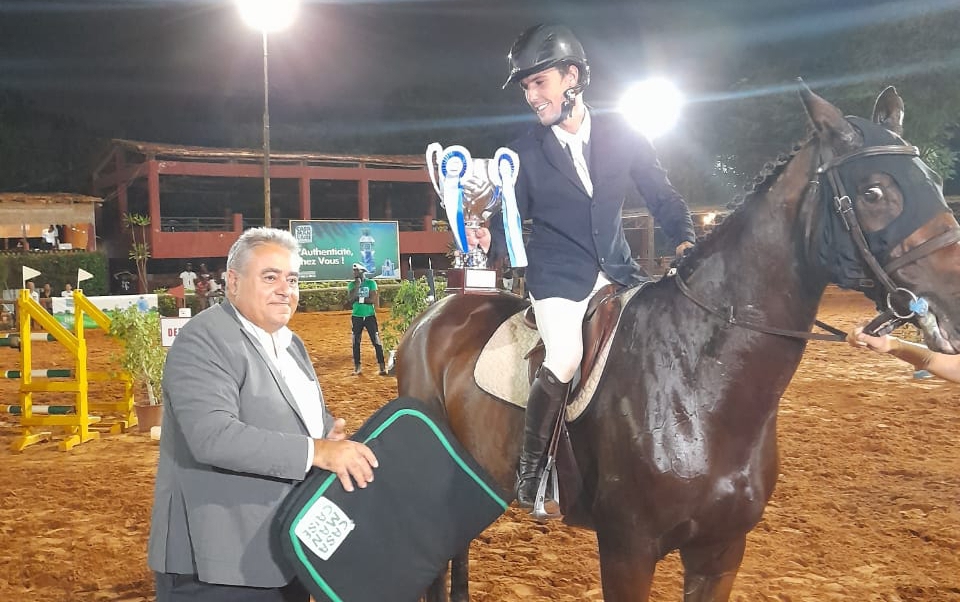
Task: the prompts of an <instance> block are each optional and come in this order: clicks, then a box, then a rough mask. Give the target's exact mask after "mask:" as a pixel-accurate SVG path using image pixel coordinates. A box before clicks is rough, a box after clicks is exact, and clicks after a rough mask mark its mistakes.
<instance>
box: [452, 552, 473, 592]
mask: <svg viewBox="0 0 960 602" xmlns="http://www.w3.org/2000/svg"><path fill="white" fill-rule="evenodd" d="M450 602H470V548H469V547H467V548H466V549H465V550H464V551H462V552H460V553H459V554H457V555H456V556H454V557H453V560H451V561H450Z"/></svg>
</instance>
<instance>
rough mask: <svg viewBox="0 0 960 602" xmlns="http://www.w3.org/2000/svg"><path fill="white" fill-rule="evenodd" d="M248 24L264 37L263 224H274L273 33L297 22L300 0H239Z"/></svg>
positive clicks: (241, 10) (244, 18) (242, 13)
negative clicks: (270, 45) (269, 44)
mask: <svg viewBox="0 0 960 602" xmlns="http://www.w3.org/2000/svg"><path fill="white" fill-rule="evenodd" d="M236 2H237V8H238V9H239V10H240V16H241V17H242V18H243V21H244V23H246V24H247V25H248V26H250V27H251V28H253V29H256V30H257V31H259V32H260V35H261V37H262V39H263V225H264V226H266V227H268V228H269V227H270V225H271V224H270V221H271V220H270V67H269V63H270V61H269V53H268V52H267V37H268V35H269V34H271V33H274V32H277V31H280V30H282V29H286V28H287V27H289V26H290V24H291V23H293V20H294V18H295V17H296V16H297V11H298V9H299V8H300V0H236Z"/></svg>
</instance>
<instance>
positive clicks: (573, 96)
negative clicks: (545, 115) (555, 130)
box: [550, 84, 586, 127]
mask: <svg viewBox="0 0 960 602" xmlns="http://www.w3.org/2000/svg"><path fill="white" fill-rule="evenodd" d="M585 87H586V86H584V85H583V84H577V85H576V86H574V87H572V88H568V89H567V90H564V92H563V102H562V103H561V104H560V115H559V116H558V117H557V119H556V121H554V122H553V123H551V124H550V127H553V126H555V125H560V124H561V123H563V122H564V121H566V120H567V119H570V117H571V116H573V106H574V105H575V104H576V102H577V94H580V93H581V92H583V89H584V88H585Z"/></svg>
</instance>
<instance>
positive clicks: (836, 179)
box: [817, 144, 960, 336]
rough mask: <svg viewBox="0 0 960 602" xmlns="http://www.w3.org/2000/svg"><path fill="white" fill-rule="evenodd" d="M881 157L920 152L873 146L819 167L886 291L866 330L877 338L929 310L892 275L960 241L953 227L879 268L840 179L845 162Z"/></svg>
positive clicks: (915, 155) (959, 232) (836, 205)
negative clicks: (897, 282)
mask: <svg viewBox="0 0 960 602" xmlns="http://www.w3.org/2000/svg"><path fill="white" fill-rule="evenodd" d="M881 155H904V156H908V157H913V158H919V157H920V150H919V149H918V148H917V147H915V146H903V145H899V144H890V145H882V146H870V147H866V148H862V149H860V150H857V151H854V152H852V153H849V154H846V155H841V156H840V157H835V158H833V159H831V160H829V161H826V162H825V163H823V164H821V165H820V167H818V168H817V174H819V175H824V174H825V175H826V176H827V179H828V180H829V182H830V186H831V187H832V188H833V192H834V197H833V203H834V209H836V211H837V213H838V215H839V216H840V219H841V220H842V221H843V225H844V227H845V228H846V229H847V231H848V232H850V236H851V238H852V239H853V244H854V246H855V247H856V249H857V252H858V253H859V254H860V258H861V259H863V261H864V263H866V264H867V267H869V268H870V271H871V272H872V273H873V275H874V276H875V277H876V279H877V281H879V282H880V283H881V284H882V285H883V287H884V289H885V290H886V293H887V294H886V297H885V298H884V301H885V303H886V308H885V309H884V310H883V311H881V312H880V313H879V314H878V315H877V317H875V318H874V319H873V320H871V322H870V323H869V324H868V325H867V326H866V327H864V331H865V332H866V333H867V334H872V335H874V336H880V335H883V334H887V333H889V332H891V331H893V330H894V329H895V328H897V327H898V326H901V325H903V324H906V323H907V322H909V321H910V320H912V319H913V318H914V317H916V316H922V315H923V314H925V313H926V312H927V309H928V305H927V302H926V300H924V299H923V298H922V297H919V296H918V295H917V294H916V293H914V292H913V291H911V290H910V289H907V288H904V287H901V286H897V284H896V283H895V282H894V281H893V279H892V278H891V277H890V275H891V274H893V273H894V272H895V271H897V270H899V269H900V268H902V267H904V266H906V265H909V264H911V263H915V262H916V261H918V260H920V259H922V258H923V257H926V256H927V255H930V254H932V253H935V252H936V251H938V250H940V249H942V248H943V247H946V246H949V245H952V244H954V243H956V242H958V241H960V228H951V229H949V230H947V231H946V232H942V233H940V234H938V235H936V236H934V237H932V238H929V239H927V240H925V241H923V242H922V243H920V244H919V245H917V246H915V247H913V248H912V249H910V250H909V251H907V252H906V253H904V254H903V255H901V256H899V257H897V258H895V259H893V260H891V261H889V262H887V264H886V265H884V266H881V265H880V263H879V262H878V261H877V258H876V256H874V254H873V253H872V252H871V251H870V247H869V245H868V244H867V239H866V236H864V234H863V228H862V227H861V226H860V220H858V219H857V213H856V211H854V208H853V200H852V199H851V197H850V195H849V194H848V193H847V190H846V187H845V186H844V185H843V178H841V177H840V174H839V168H840V166H841V165H843V164H844V163H847V162H848V161H851V160H854V159H862V158H865V157H877V156H881Z"/></svg>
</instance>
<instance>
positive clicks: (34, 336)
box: [0, 332, 57, 347]
mask: <svg viewBox="0 0 960 602" xmlns="http://www.w3.org/2000/svg"><path fill="white" fill-rule="evenodd" d="M30 340H31V341H36V342H38V343H41V342H50V341H56V340H57V338H56V337H55V336H53V335H52V334H49V333H46V332H32V333H30ZM19 346H20V335H18V334H11V335H7V336H5V337H0V347H19Z"/></svg>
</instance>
